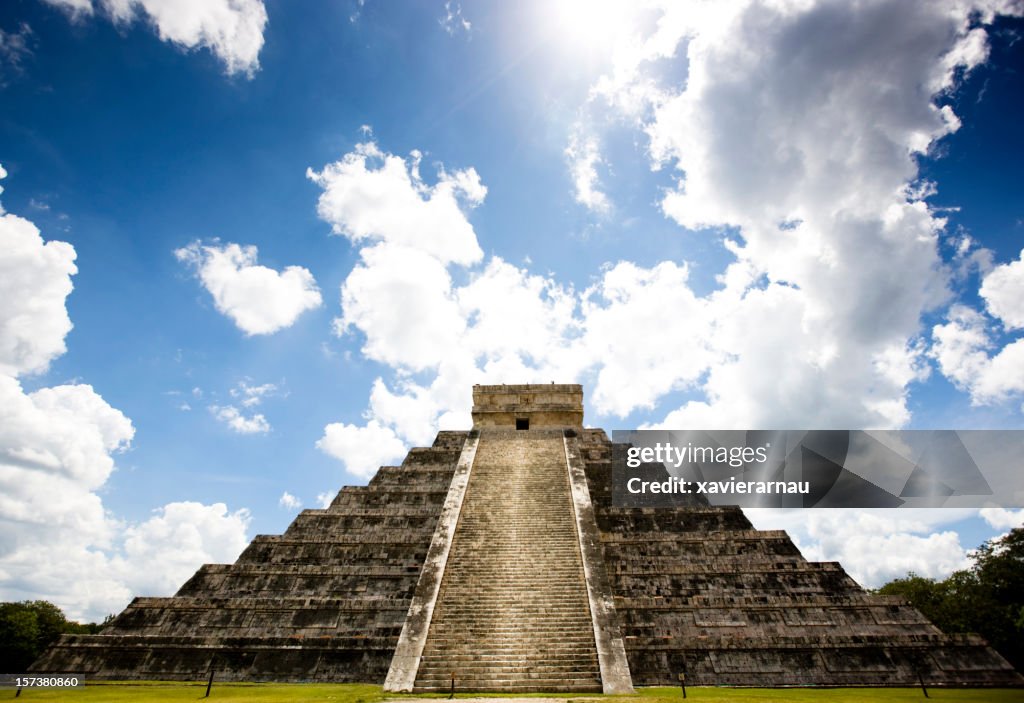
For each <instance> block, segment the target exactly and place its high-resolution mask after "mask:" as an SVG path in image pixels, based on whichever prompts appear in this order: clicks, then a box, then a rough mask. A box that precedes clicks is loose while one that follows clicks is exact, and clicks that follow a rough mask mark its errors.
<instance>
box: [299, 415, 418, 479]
mask: <svg viewBox="0 0 1024 703" xmlns="http://www.w3.org/2000/svg"><path fill="white" fill-rule="evenodd" d="M316 446H317V448H319V449H320V450H321V451H323V452H324V453H325V454H328V455H329V456H332V457H334V458H335V459H339V460H340V461H342V462H343V463H344V464H345V469H346V470H347V471H348V472H349V473H350V474H352V475H353V476H358V477H360V478H370V477H371V476H373V475H374V474H375V473H376V472H377V469H378V468H379V467H381V466H384V465H386V464H388V463H389V462H393V461H398V460H401V458H402V457H403V456H405V445H404V444H403V443H402V441H401V440H400V439H399V438H398V437H397V436H396V435H395V433H394V431H392V430H391V429H390V428H387V427H381V426H380V425H379V424H378V423H377V422H376V421H374V420H371V421H370V422H368V423H367V424H366V426H364V427H359V426H357V425H348V424H344V423H340V422H333V423H331V424H329V425H327V426H326V427H325V428H324V436H323V437H321V438H320V439H319V440H318V441H317V443H316Z"/></svg>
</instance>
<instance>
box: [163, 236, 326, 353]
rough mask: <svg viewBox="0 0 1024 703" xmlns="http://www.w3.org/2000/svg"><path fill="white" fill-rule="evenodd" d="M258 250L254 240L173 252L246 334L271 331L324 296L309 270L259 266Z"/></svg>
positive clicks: (191, 246) (195, 245)
mask: <svg viewBox="0 0 1024 703" xmlns="http://www.w3.org/2000/svg"><path fill="white" fill-rule="evenodd" d="M257 254H258V251H257V249H256V247H255V246H252V245H250V246H242V245H239V244H231V243H228V244H224V245H220V244H200V243H199V242H193V243H191V244H189V245H188V246H186V247H183V248H181V249H177V250H175V252H174V255H175V256H176V257H177V258H178V260H179V261H182V262H185V263H186V264H189V265H190V266H192V267H193V268H194V269H195V271H196V275H197V276H198V277H199V280H200V281H201V282H202V284H203V286H204V287H205V288H206V290H208V291H209V292H210V295H212V296H213V302H214V305H216V307H217V310H218V311H220V312H221V313H223V314H224V315H227V316H228V317H230V318H231V319H232V320H233V321H234V323H235V324H236V325H237V326H238V328H239V329H240V330H242V331H243V332H245V334H247V335H250V336H252V335H257V334H273V333H274V332H277V331H279V330H282V329H284V328H285V327H290V326H291V325H292V324H294V323H295V320H296V319H298V317H299V315H301V314H302V313H304V312H305V311H307V310H312V309H314V308H317V307H320V304H321V303H322V302H323V299H322V298H321V296H320V289H319V288H317V285H316V281H315V280H314V279H313V274H311V273H310V272H309V271H308V270H306V269H304V268H302V267H301V266H288V267H287V268H285V269H284V271H275V270H274V269H271V268H267V267H266V266H260V265H259V264H257V263H256V260H257Z"/></svg>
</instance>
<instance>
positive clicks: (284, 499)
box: [277, 491, 302, 510]
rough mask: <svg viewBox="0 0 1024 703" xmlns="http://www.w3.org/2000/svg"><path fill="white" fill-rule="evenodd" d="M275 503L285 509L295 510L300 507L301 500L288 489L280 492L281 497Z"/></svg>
mask: <svg viewBox="0 0 1024 703" xmlns="http://www.w3.org/2000/svg"><path fill="white" fill-rule="evenodd" d="M277 504H278V505H280V506H281V507H282V508H284V509H285V510H297V509H298V508H301V507H302V501H301V500H299V499H298V498H296V497H295V496H293V495H292V494H291V493H289V492H288V491H285V492H284V493H282V494H281V497H280V498H278V500H277Z"/></svg>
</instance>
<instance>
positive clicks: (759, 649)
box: [579, 430, 1024, 686]
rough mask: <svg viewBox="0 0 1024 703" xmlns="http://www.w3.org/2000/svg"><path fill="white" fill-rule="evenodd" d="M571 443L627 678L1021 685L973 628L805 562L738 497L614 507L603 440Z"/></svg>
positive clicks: (594, 433) (644, 681) (594, 435)
mask: <svg viewBox="0 0 1024 703" xmlns="http://www.w3.org/2000/svg"><path fill="white" fill-rule="evenodd" d="M579 441H580V449H581V453H582V455H583V456H584V458H585V461H586V472H587V481H588V485H589V487H590V493H591V498H592V500H593V503H594V506H595V512H596V515H597V523H598V527H599V529H600V531H601V541H602V546H603V550H604V559H605V566H606V569H607V572H608V575H609V579H610V581H611V584H612V590H613V591H614V592H615V600H616V612H617V613H618V616H619V619H620V626H621V628H622V633H623V635H624V641H625V646H626V653H627V656H628V658H629V668H630V672H631V674H632V676H633V683H634V684H636V685H654V684H674V683H676V682H677V676H678V674H680V673H683V672H685V673H686V680H687V682H689V683H692V684H694V685H738V686H794V685H796V686H800V685H803V686H807V685H822V686H851V685H852V686H886V685H894V686H895V685H903V686H906V685H914V684H916V683H917V681H918V672H920V673H921V676H922V677H923V679H924V680H925V681H926V682H927V683H930V684H933V685H938V684H942V685H1021V684H1024V679H1022V678H1021V676H1020V675H1019V674H1018V673H1017V672H1015V671H1014V670H1013V669H1012V668H1011V667H1010V666H1009V664H1007V663H1006V661H1005V660H1004V659H1003V658H1002V657H1000V656H999V655H998V654H997V653H996V652H994V651H993V650H992V649H991V648H989V647H988V646H986V645H985V643H984V642H983V641H982V640H981V639H980V638H977V637H967V636H948V635H944V634H942V633H941V632H940V631H939V630H938V629H937V628H936V627H935V626H934V625H932V624H931V623H930V622H928V621H927V620H926V619H925V618H924V617H923V616H922V615H921V614H920V613H919V612H917V611H916V610H915V609H913V608H911V607H910V606H908V605H907V604H906V603H905V602H903V601H902V600H901V599H899V598H891V597H883V596H875V595H872V594H869V593H867V592H865V591H864V590H863V589H862V588H861V587H860V586H859V585H858V584H857V583H856V582H855V581H854V580H853V579H851V578H850V577H849V576H848V575H847V574H846V572H845V571H844V570H843V568H842V566H840V565H839V564H838V563H834V562H827V563H815V562H808V561H806V560H805V559H804V558H803V556H802V555H801V554H800V552H799V550H798V549H797V548H796V546H795V545H794V544H793V543H792V541H791V540H790V539H789V537H788V535H786V533H785V532H782V531H759V530H754V529H753V528H752V526H751V524H750V522H749V521H748V520H747V518H746V517H745V516H744V515H743V512H742V511H741V510H740V509H739V508H729V507H709V506H707V505H701V504H700V503H699V501H697V500H695V501H694V504H693V505H692V507H688V508H684V509H678V510H666V509H654V508H632V509H624V508H623V509H620V508H614V507H613V506H612V504H611V464H612V450H613V445H612V444H611V443H610V442H609V441H608V438H607V436H606V435H605V433H604V432H603V431H601V430H584V431H582V432H581V433H580V439H579ZM652 470H659V471H662V470H663V469H661V468H660V466H659V467H657V468H656V469H655V468H652Z"/></svg>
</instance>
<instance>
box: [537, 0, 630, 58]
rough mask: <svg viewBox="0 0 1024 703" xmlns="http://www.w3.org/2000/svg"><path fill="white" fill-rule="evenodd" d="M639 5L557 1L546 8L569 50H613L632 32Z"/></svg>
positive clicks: (617, 1)
mask: <svg viewBox="0 0 1024 703" xmlns="http://www.w3.org/2000/svg"><path fill="white" fill-rule="evenodd" d="M637 7H638V3H635V2H632V3H631V2H624V1H623V0H557V1H556V2H552V3H550V4H547V5H544V8H545V11H546V12H550V13H552V15H553V24H554V28H555V30H556V31H557V32H558V38H559V40H560V41H561V43H562V44H563V46H564V47H565V48H567V49H570V50H572V51H576V52H592V51H602V50H605V49H610V48H611V47H612V46H613V45H614V44H615V43H616V41H617V40H618V39H619V38H621V37H624V36H627V35H628V33H629V32H630V31H631V25H632V23H633V20H634V16H635V10H636V8H637Z"/></svg>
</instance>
